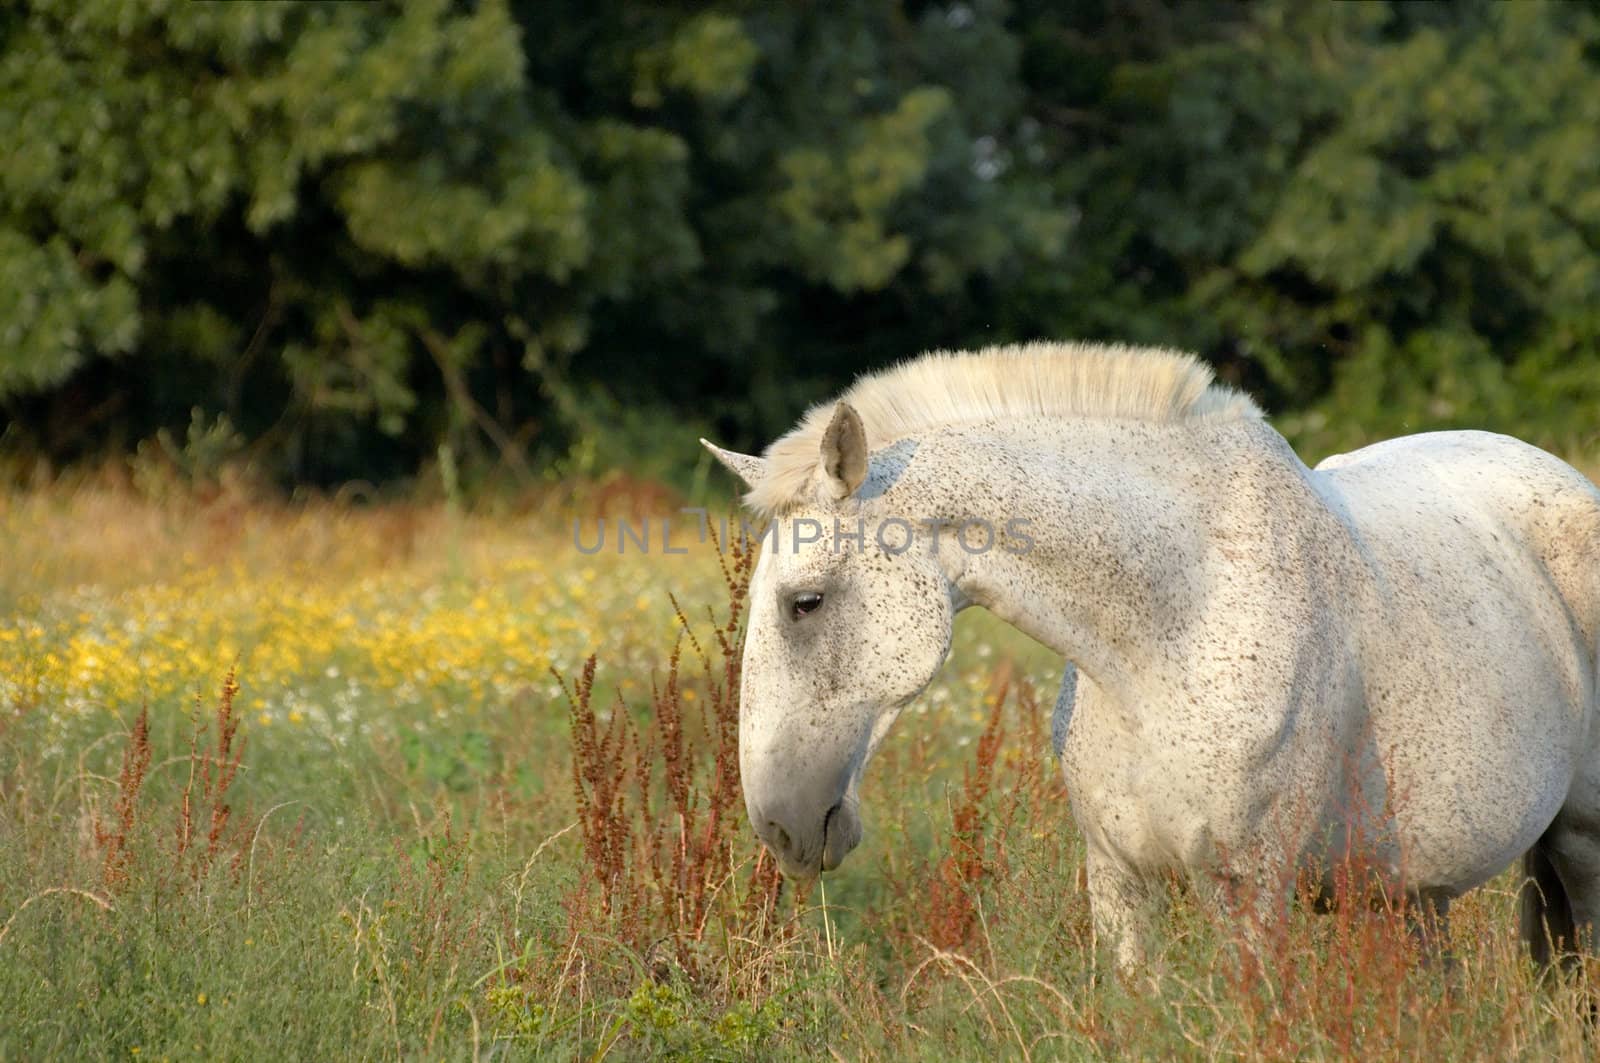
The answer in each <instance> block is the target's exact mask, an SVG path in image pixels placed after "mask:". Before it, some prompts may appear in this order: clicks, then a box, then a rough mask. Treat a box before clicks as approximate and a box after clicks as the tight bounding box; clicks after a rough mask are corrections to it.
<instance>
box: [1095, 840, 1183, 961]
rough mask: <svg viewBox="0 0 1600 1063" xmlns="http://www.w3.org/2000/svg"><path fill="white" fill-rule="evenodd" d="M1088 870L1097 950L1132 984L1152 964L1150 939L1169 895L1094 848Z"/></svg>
mask: <svg viewBox="0 0 1600 1063" xmlns="http://www.w3.org/2000/svg"><path fill="white" fill-rule="evenodd" d="M1085 870H1086V872H1087V877H1088V886H1089V915H1090V918H1091V919H1092V920H1093V922H1094V937H1095V946H1096V948H1095V951H1096V953H1097V954H1098V953H1099V951H1100V949H1101V948H1105V949H1106V950H1108V951H1109V952H1110V953H1111V955H1112V958H1113V959H1114V960H1115V962H1116V968H1117V973H1118V974H1120V975H1122V976H1123V977H1124V978H1127V979H1129V980H1130V981H1131V980H1132V979H1134V978H1135V977H1137V976H1138V975H1139V974H1141V973H1143V972H1144V971H1145V970H1146V968H1147V966H1148V964H1149V958H1150V937H1151V933H1152V931H1153V930H1154V928H1155V923H1156V921H1157V920H1158V919H1159V918H1160V916H1161V914H1162V912H1163V909H1164V907H1165V903H1166V894H1165V892H1164V891H1163V890H1160V889H1157V888H1152V885H1151V883H1150V882H1149V881H1148V880H1146V879H1145V878H1144V877H1143V876H1141V875H1139V874H1137V873H1135V872H1134V871H1132V870H1130V869H1128V868H1126V867H1123V866H1122V864H1121V863H1120V862H1118V861H1116V860H1114V859H1112V858H1111V857H1109V856H1106V855H1105V854H1103V853H1099V852H1097V851H1096V850H1095V847H1094V846H1092V845H1091V846H1090V847H1089V852H1088V858H1087V861H1086V868H1085Z"/></svg>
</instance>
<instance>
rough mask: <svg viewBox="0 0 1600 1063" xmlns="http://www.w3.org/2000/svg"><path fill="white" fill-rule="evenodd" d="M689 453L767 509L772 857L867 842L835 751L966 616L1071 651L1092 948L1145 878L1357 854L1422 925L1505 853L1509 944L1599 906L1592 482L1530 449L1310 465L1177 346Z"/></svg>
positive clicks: (791, 867)
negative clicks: (708, 455) (1396, 886)
mask: <svg viewBox="0 0 1600 1063" xmlns="http://www.w3.org/2000/svg"><path fill="white" fill-rule="evenodd" d="M707 445H708V446H710V444H707ZM712 450H713V452H714V453H716V454H717V456H718V457H719V458H720V459H721V460H722V461H723V463H724V464H726V465H727V466H728V467H729V468H731V469H732V470H733V471H735V472H736V473H738V474H739V475H740V476H741V477H742V478H743V479H744V480H745V481H746V482H747V483H748V484H749V485H750V487H751V491H750V493H749V495H748V496H747V501H748V502H749V503H750V504H751V505H752V506H753V507H755V508H756V509H757V510H758V511H760V512H762V513H766V514H770V515H773V516H775V517H776V520H775V522H774V526H773V531H772V533H771V534H770V535H769V537H768V539H767V541H766V543H765V545H764V548H763V551H762V556H761V559H760V562H759V564H758V566H757V569H756V573H755V577H754V581H753V583H752V586H751V605H750V608H751V612H750V619H749V630H748V637H747V642H746V647H745V656H744V679H743V684H744V685H743V691H742V703H741V709H740V732H739V739H740V763H741V768H742V771H743V778H744V787H745V795H746V803H747V809H748V811H749V814H750V819H751V822H752V824H753V825H754V827H755V829H756V831H757V833H758V834H759V835H760V836H761V838H762V839H763V840H764V841H765V842H766V844H767V845H768V847H769V848H770V849H771V850H772V851H773V852H774V853H775V854H776V856H777V857H778V859H779V862H780V864H781V866H782V867H783V868H784V870H785V871H786V872H787V873H789V874H792V875H814V874H816V873H817V872H818V871H819V870H826V869H831V868H833V867H835V866H837V865H838V863H839V861H840V860H842V859H843V858H844V856H845V854H846V853H847V852H848V851H849V850H850V849H851V848H852V847H854V846H855V845H856V844H857V842H858V841H859V840H860V837H861V820H860V817H859V814H858V806H859V797H858V785H859V781H860V778H861V771H862V768H863V766H864V765H865V764H866V762H867V761H868V759H869V758H870V757H871V755H872V752H873V750H874V749H875V748H876V746H877V744H878V743H879V741H881V739H882V738H883V735H884V734H885V732H886V731H887V730H888V728H889V726H890V725H891V724H892V723H893V721H894V719H895V717H896V716H897V715H898V713H899V711H900V710H901V708H902V707H903V706H904V705H905V704H906V703H907V702H908V701H910V700H911V699H913V698H914V697H915V696H916V695H917V694H918V693H919V692H920V691H921V690H922V689H923V687H924V686H925V685H926V684H927V683H928V681H929V680H930V679H931V678H932V677H933V675H934V674H935V672H936V671H937V669H938V668H939V666H940V664H941V663H942V662H943V660H944V658H945V655H946V653H947V652H948V649H949V642H950V630H951V622H952V619H953V617H954V615H955V613H956V612H958V611H959V610H961V609H963V608H965V607H967V606H971V605H980V606H983V607H985V608H987V609H989V610H990V611H991V612H994V613H996V614H997V615H999V616H1001V617H1002V618H1004V619H1006V620H1007V621H1009V622H1010V623H1012V624H1014V625H1015V626H1016V627H1018V628H1020V629H1021V630H1023V631H1024V632H1026V633H1028V634H1029V635H1031V636H1033V637H1034V638H1036V639H1038V640H1039V641H1040V642H1042V643H1044V644H1046V645H1048V646H1050V647H1052V648H1053V649H1055V650H1057V651H1059V652H1060V653H1061V654H1062V655H1063V656H1064V657H1065V658H1066V660H1067V662H1068V667H1067V670H1066V679H1065V681H1064V682H1063V684H1062V689H1061V695H1060V699H1059V701H1058V704H1057V708H1056V718H1055V728H1054V731H1055V734H1056V737H1057V748H1058V751H1059V752H1060V754H1061V759H1062V766H1063V769H1064V771H1065V775H1066V781H1067V785H1068V790H1069V793H1070V795H1071V802H1072V811H1073V814H1074V816H1075V818H1076V820H1077V823H1078V825H1079V827H1080V828H1081V830H1082V832H1083V835H1084V838H1085V840H1086V843H1087V851H1088V868H1087V872H1088V882H1089V890H1090V900H1091V905H1092V909H1093V914H1094V920H1095V925H1096V929H1097V933H1098V934H1099V936H1100V937H1101V939H1102V940H1103V941H1105V942H1106V943H1107V944H1108V945H1109V946H1110V947H1111V948H1112V949H1113V950H1114V952H1115V955H1116V957H1117V960H1118V962H1119V964H1120V965H1122V966H1124V967H1135V966H1137V965H1139V964H1140V963H1141V962H1143V960H1144V959H1145V955H1146V953H1145V950H1146V948H1147V946H1148V941H1149V939H1148V934H1149V929H1150V926H1151V918H1152V916H1153V915H1154V914H1155V913H1156V912H1157V911H1158V907H1157V906H1158V903H1159V900H1160V898H1161V897H1162V896H1163V895H1164V892H1165V891H1164V887H1163V886H1161V885H1158V883H1159V882H1160V881H1161V880H1162V879H1163V878H1164V876H1165V875H1166V873H1168V872H1170V871H1176V872H1178V873H1180V875H1181V876H1183V877H1184V879H1185V880H1187V881H1189V882H1192V883H1195V884H1197V885H1199V886H1201V887H1202V895H1210V896H1217V897H1219V896H1221V895H1222V894H1223V893H1228V894H1230V895H1232V896H1240V895H1251V894H1252V889H1245V890H1238V889H1228V888H1227V887H1238V886H1241V885H1243V886H1247V887H1252V888H1253V895H1256V896H1266V897H1272V896H1276V897H1278V898H1280V899H1281V898H1282V897H1283V896H1285V895H1286V891H1287V889H1288V888H1289V883H1290V882H1291V881H1292V879H1293V876H1294V875H1295V874H1296V872H1297V870H1300V871H1303V870H1304V869H1307V868H1310V869H1312V870H1313V871H1316V870H1318V869H1323V870H1325V869H1326V868H1328V867H1330V866H1332V865H1333V864H1334V863H1335V862H1336V861H1337V860H1338V859H1339V858H1340V857H1341V856H1343V855H1345V854H1347V853H1353V854H1354V855H1356V856H1357V857H1358V858H1359V859H1361V860H1363V861H1364V862H1366V863H1368V864H1369V866H1373V867H1376V868H1379V869H1381V870H1382V871H1384V872H1385V873H1387V874H1391V875H1393V876H1394V880H1395V882H1397V883H1401V884H1403V886H1404V888H1405V889H1406V890H1407V891H1409V893H1410V894H1411V895H1412V896H1414V897H1417V898H1419V899H1423V900H1426V901H1427V902H1429V903H1428V905H1426V906H1424V907H1425V909H1427V910H1431V911H1433V912H1434V913H1436V914H1437V916H1438V918H1439V919H1440V920H1441V921H1442V920H1443V918H1444V917H1445V913H1446V910H1447V907H1448V902H1449V900H1450V898H1452V897H1454V896H1456V895H1458V894H1460V893H1461V892H1463V891H1465V890H1468V889H1471V888H1472V887H1474V886H1477V885H1479V884H1481V883H1483V882H1484V881H1486V880H1487V879H1489V878H1490V877H1492V876H1493V875H1495V874H1496V873H1498V872H1499V871H1501V870H1502V869H1503V868H1505V867H1506V866H1507V865H1508V864H1509V863H1511V862H1512V861H1514V860H1515V859H1516V858H1517V857H1518V856H1524V858H1525V866H1526V868H1527V871H1528V873H1529V877H1530V880H1531V885H1532V886H1536V887H1537V888H1526V889H1525V891H1524V898H1525V907H1524V932H1525V933H1526V934H1527V935H1528V937H1529V940H1530V943H1531V944H1532V946H1533V948H1534V951H1535V954H1536V956H1538V957H1540V958H1541V959H1544V960H1547V959H1548V958H1549V954H1550V946H1551V944H1552V942H1551V940H1550V937H1554V938H1556V939H1557V942H1556V943H1557V944H1560V943H1563V942H1565V943H1571V942H1573V941H1576V940H1578V938H1577V937H1576V936H1575V935H1577V934H1578V933H1580V932H1581V931H1583V930H1584V929H1585V928H1586V927H1590V926H1592V925H1593V924H1594V922H1595V920H1596V917H1597V916H1600V748H1597V747H1600V729H1597V727H1596V716H1597V710H1600V704H1597V693H1596V672H1597V668H1600V492H1597V491H1596V489H1595V488H1594V486H1593V485H1591V484H1590V483H1589V482H1588V481H1587V480H1586V479H1585V478H1584V477H1582V476H1581V475H1580V474H1578V473H1577V472H1576V471H1574V470H1573V469H1572V468H1570V467H1569V466H1567V465H1565V464H1563V463H1562V462H1560V461H1558V460H1557V459H1555V458H1554V457H1552V456H1550V455H1549V454H1546V453H1544V452H1542V451H1540V450H1537V449H1535V448H1533V447H1531V446H1528V445H1526V444H1523V443H1520V442H1518V441H1516V440H1514V439H1509V438H1506V437H1504V436H1496V435H1489V434H1485V433H1481V432H1446V433H1436V434H1428V435H1419V436H1412V437H1407V438H1403V439H1397V440H1393V441H1390V442H1387V443H1382V444H1379V445H1376V446H1372V447H1368V448H1366V449H1364V450H1360V451H1357V452H1355V453H1353V454H1347V455H1342V456H1339V457H1336V458H1330V459H1329V460H1327V461H1325V462H1323V463H1322V464H1321V465H1320V466H1318V467H1317V468H1316V469H1315V470H1312V469H1308V468H1307V467H1306V466H1305V465H1304V464H1303V463H1302V462H1301V461H1300V460H1299V459H1298V458H1297V457H1296V456H1295V454H1294V452H1293V451H1292V450H1291V449H1290V448H1289V446H1288V444H1287V443H1286V442H1285V441H1284V440H1283V438H1282V437H1281V436H1279V435H1278V433H1277V432H1275V431H1273V429H1272V428H1271V427H1269V426H1268V425H1267V424H1266V423H1265V421H1263V420H1262V418H1261V416H1260V414H1259V412H1258V411H1257V410H1256V408H1255V406H1254V405H1253V404H1252V403H1251V402H1250V401H1249V399H1248V398H1246V397H1244V396H1242V395H1240V394H1238V393H1236V392H1233V391H1231V390H1229V389H1227V388H1224V387H1221V386H1219V385H1217V384H1216V383H1214V382H1213V381H1212V379H1211V375H1210V373H1209V371H1208V370H1207V369H1206V368H1205V367H1204V366H1203V365H1202V364H1200V363H1199V362H1197V361H1196V360H1195V359H1193V358H1191V357H1189V356H1186V355H1180V354H1175V353H1172V352H1165V351H1151V350H1130V349H1126V348H1107V347H1094V346H1083V345H1046V344H1036V345H1030V346H1026V347H1010V348H996V349H991V350H987V351H981V352H977V353H962V354H939V355H929V356H925V357H923V358H921V359H918V360H915V361H912V362H908V363H906V364H904V365H901V366H899V367H896V368H894V369H890V370H887V371H885V372H883V373H880V374H877V375H875V376H870V377H866V378H863V379H862V380H860V381H858V382H857V383H856V385H855V386H854V387H852V388H851V389H850V390H849V391H847V392H846V393H845V394H844V395H843V396H841V400H840V401H839V402H838V403H828V404H825V405H823V406H819V407H817V408H815V409H813V410H812V411H811V412H810V413H809V414H808V415H807V417H806V418H805V419H803V420H802V422H801V423H800V425H799V426H797V427H796V428H795V430H794V431H792V432H791V433H789V434H788V435H787V436H785V437H783V438H782V439H780V440H778V441H777V442H776V443H774V444H773V445H772V446H771V447H769V448H768V450H767V452H766V454H765V455H764V456H762V457H754V456H749V455H740V454H733V453H730V452H727V451H721V450H718V449H717V448H714V447H713V448H712ZM985 535H987V536H988V540H987V548H984V547H985ZM1544 928H1547V929H1548V931H1549V932H1550V937H1547V936H1546V934H1545V933H1544Z"/></svg>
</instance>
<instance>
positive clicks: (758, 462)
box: [700, 439, 767, 487]
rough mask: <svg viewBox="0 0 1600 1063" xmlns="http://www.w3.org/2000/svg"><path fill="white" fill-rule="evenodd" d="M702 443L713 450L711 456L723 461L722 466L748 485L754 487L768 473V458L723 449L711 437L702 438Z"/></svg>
mask: <svg viewBox="0 0 1600 1063" xmlns="http://www.w3.org/2000/svg"><path fill="white" fill-rule="evenodd" d="M700 445H701V446H703V447H705V448H706V449H707V450H709V451H711V456H712V457H713V458H716V459H717V460H718V461H720V462H721V463H722V467H723V468H725V469H727V470H728V471H729V472H731V473H733V474H734V475H735V476H737V477H738V478H739V479H741V480H743V481H744V485H745V486H746V487H754V486H755V485H756V484H758V483H760V482H761V480H762V478H763V477H764V476H766V475H767V459H766V458H762V457H758V456H756V455H754V454H740V453H739V452H738V451H735V450H723V449H722V448H721V447H719V446H717V445H716V444H715V443H713V442H711V440H709V439H702V440H700Z"/></svg>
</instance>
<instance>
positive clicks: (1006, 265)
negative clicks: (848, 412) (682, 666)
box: [0, 0, 1600, 483]
mask: <svg viewBox="0 0 1600 1063" xmlns="http://www.w3.org/2000/svg"><path fill="white" fill-rule="evenodd" d="M0 137H3V139H4V142H5V143H6V144H7V145H8V148H7V151H6V152H5V154H4V156H3V157H0V425H3V426H4V428H3V431H4V433H5V434H4V436H3V438H0V445H3V446H5V447H7V448H8V449H12V450H14V451H16V452H21V453H34V454H42V455H46V456H48V457H50V458H51V459H53V460H57V461H60V460H71V459H72V458H74V457H81V456H84V455H92V454H99V453H103V452H104V451H106V450H107V449H116V448H127V447H131V446H133V445H134V444H136V443H137V442H138V441H140V440H142V439H146V438H149V437H151V436H152V435H153V434H154V433H156V432H158V431H159V430H161V429H166V430H167V432H168V436H167V439H168V440H169V441H172V442H174V443H175V445H177V446H183V445H185V441H186V440H187V446H188V452H189V453H190V454H192V455H194V454H198V455H200V456H201V457H199V458H196V460H202V459H203V457H204V455H205V454H207V453H212V452H229V451H233V450H236V449H244V450H245V451H246V452H247V453H249V454H250V456H251V457H253V458H254V459H255V460H256V462H257V464H258V465H259V467H261V468H263V469H266V470H268V471H270V473H271V474H272V475H273V476H275V477H276V478H278V479H280V480H282V481H285V482H314V483H326V482H332V481H337V480H341V479H344V478H348V477H361V478H367V479H387V478H397V477H405V476H409V475H411V474H414V473H415V472H416V471H417V470H419V469H421V468H423V467H425V466H426V465H427V464H428V463H430V462H432V461H434V460H436V458H437V456H438V455H439V454H440V452H441V450H440V448H441V447H442V446H445V445H448V447H449V450H448V451H447V453H450V454H453V455H455V456H457V458H458V459H459V460H460V462H461V463H462V467H463V468H464V469H468V470H476V471H482V470H487V469H491V468H493V469H500V470H504V471H506V472H507V473H510V474H514V475H516V476H519V477H530V476H540V475H548V474H554V475H565V474H573V473H576V474H584V473H593V472H596V471H598V470H600V469H602V468H604V467H607V466H609V465H611V464H616V463H622V464H629V465H632V466H634V467H638V468H643V469H645V470H647V471H667V472H670V471H673V470H674V469H681V468H682V467H683V466H684V465H685V464H687V463H692V462H694V461H695V460H696V458H697V455H696V453H695V448H693V446H692V440H693V437H694V434H695V433H696V432H697V431H702V432H709V433H710V434H714V435H716V436H718V437H720V438H722V439H724V440H726V441H728V442H730V443H733V444H735V445H743V446H754V445H755V444H757V443H758V442H760V441H761V440H763V439H765V438H767V437H770V436H771V435H772V434H773V433H775V432H776V431H779V430H781V429H782V428H783V427H785V426H786V425H787V424H788V423H789V422H790V421H792V419H793V418H794V416H795V415H796V414H797V413H798V412H799V411H800V410H801V409H802V408H803V406H804V404H805V403H807V402H809V401H811V400H813V399H816V398H818V397H820V396H822V395H824V394H826V393H827V392H828V391H830V390H831V389H834V388H836V387H837V386H839V385H840V384H841V383H842V382H844V381H845V380H847V379H848V378H849V377H850V376H851V375H853V374H854V373H855V372H857V371H859V370H860V369H862V368H865V367H868V366H872V365H878V364H882V363H884V362H887V361H889V360H892V359H895V358H898V357H903V356H906V355H909V354H914V353H916V352H918V351H921V350H924V349H928V348H931V347H940V346H972V345H979V344H984V343H989V342H995V341H1000V340H1010V339H1022V338H1036V337H1051V338H1071V337H1078V338H1103V339H1121V340H1127V341H1131V342H1140V343H1153V342H1159V343H1164V344H1170V345H1174V346H1179V347H1184V348H1188V349H1193V350H1197V351H1199V352H1201V353H1202V354H1204V355H1205V356H1206V357H1207V358H1209V359H1211V360H1212V361H1213V362H1214V363H1215V364H1216V365H1217V366H1218V368H1219V371H1220V372H1221V373H1222V375H1223V376H1224V377H1225V378H1227V379H1229V380H1232V381H1235V382H1238V383H1241V384H1244V385H1247V386H1249V387H1250V388H1252V389H1253V390H1254V391H1256V393H1257V394H1258V395H1260V396H1261V398H1262V399H1263V401H1264V403H1265V404H1266V405H1267V407H1268V408H1269V409H1270V410H1272V411H1273V412H1274V413H1275V414H1278V415H1279V423H1280V425H1281V426H1282V427H1284V428H1285V430H1286V431H1288V432H1289V434H1290V435H1291V436H1292V437H1293V438H1295V439H1296V441H1297V442H1299V443H1301V444H1302V445H1303V446H1305V447H1306V448H1307V449H1308V450H1310V451H1312V452H1325V451H1327V450H1330V449H1335V448H1339V447H1343V446H1348V445H1352V444H1354V443H1357V442H1360V441H1362V440H1364V439H1368V438H1373V437H1377V436H1381V435H1386V434H1391V433H1394V432H1398V431H1402V430H1407V429H1412V430H1414V429H1420V428H1424V427H1435V426H1449V425H1477V426H1483V427H1491V428H1498V429H1502V430H1508V431H1513V432H1517V433H1519V434H1522V435H1524V436H1526V437H1528V438H1531V439H1534V440H1536V441H1539V442H1542V443H1545V444H1547V445H1551V446H1556V447H1559V448H1561V449H1564V450H1568V451H1573V450H1579V451H1589V452H1591V453H1592V452H1593V451H1595V450H1596V449H1600V12H1597V10H1596V8H1595V7H1594V6H1592V5H1580V4H1551V5H1545V4H1505V5H1502V4H1492V3H1486V2H1474V3H1461V4H1451V5H1443V4H1439V5H1434V4H1403V3H1370V4H1348V5H1346V4H1335V5H1322V4H1306V3H1300V2H1292V0H1268V2H1262V3H1255V4H1251V5H1233V4H1175V5H1163V4H1158V3H1155V2H1153V0H1101V2H1079V3H1073V4H1057V3H1053V2H1048V0H1015V2H1013V3H1009V4H1008V3H1001V2H998V0H970V2H954V3H933V4H928V3H916V2H913V0H900V2H891V0H875V2H871V0H860V2H842V3H828V4H816V3H803V2H798V0H797V2H790V3H782V4H768V3H753V2H750V3H741V2H723V3H714V4H701V3H682V2H670V0H653V2H633V0H628V2H624V0H582V2H579V0H479V2H476V3H473V2H458V3H450V2H447V0H408V2H405V3H400V2H394V3H377V4H344V3H326V4H324V3H303V4H302V3H296V4H188V3H181V2H169V0H26V2H23V3H21V4H13V5H10V6H8V7H7V8H6V9H5V10H4V11H3V12H0ZM186 433H187V436H186Z"/></svg>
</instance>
